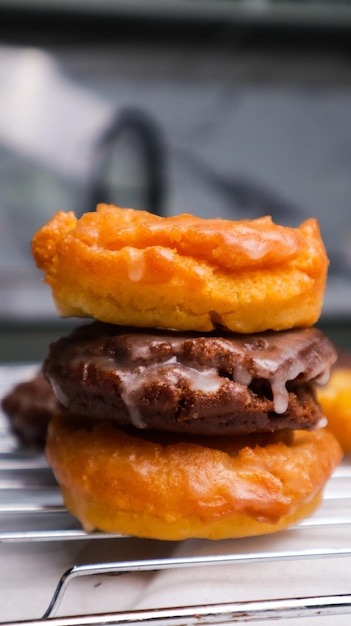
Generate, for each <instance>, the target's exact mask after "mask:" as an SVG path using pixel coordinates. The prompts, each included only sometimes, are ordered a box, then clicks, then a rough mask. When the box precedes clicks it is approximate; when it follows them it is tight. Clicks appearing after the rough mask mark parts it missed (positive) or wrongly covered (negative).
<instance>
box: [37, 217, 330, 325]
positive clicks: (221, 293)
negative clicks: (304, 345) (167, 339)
mask: <svg viewBox="0 0 351 626" xmlns="http://www.w3.org/2000/svg"><path fill="white" fill-rule="evenodd" d="M32 251H33V256H34V258H35V261H36V263H37V265H38V267H39V268H40V269H42V270H43V271H44V273H45V280H46V282H47V283H48V284H49V285H50V286H51V288H52V292H53V297H54V300H55V302H56V305H57V308H58V311H59V313H60V314H61V315H63V316H72V315H74V316H79V317H94V318H95V319H98V320H101V321H105V322H111V323H113V324H119V325H132V326H139V327H159V328H174V329H179V330H199V331H210V330H212V329H214V328H216V327H223V328H225V329H228V330H231V331H235V332H240V333H252V332H260V331H263V330H267V329H273V330H284V329H287V328H293V327H297V326H311V325H312V324H314V323H315V322H316V321H317V319H318V318H319V315H320V311H321V306H322V300H323V293H324V289H325V281H326V275H327V266H328V260H327V256H326V252H325V248H324V245H323V242H322V239H321V236H320V231H319V226H318V223H317V221H316V220H314V219H310V220H307V221H306V222H304V223H303V224H301V226H300V227H299V228H290V227H284V226H280V225H276V224H274V223H273V222H272V220H271V218H269V217H263V218H260V219H256V220H244V221H237V222H233V221H228V220H223V219H203V218H198V217H193V216H191V215H187V214H184V215H179V216H176V217H167V218H163V217H158V216H156V215H152V214H150V213H146V212H143V211H135V210H133V209H121V208H118V207H114V206H109V205H99V206H98V208H97V211H96V212H92V213H86V214H84V215H83V216H82V217H81V218H80V219H79V220H77V218H76V217H75V216H74V214H73V213H63V212H59V213H58V214H56V215H55V216H54V217H53V218H52V219H51V220H50V221H49V222H48V223H47V224H46V225H45V226H44V227H43V228H41V229H40V230H39V231H38V232H37V233H36V234H35V236H34V238H33V241H32Z"/></svg>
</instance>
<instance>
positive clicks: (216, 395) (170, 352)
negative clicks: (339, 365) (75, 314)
mask: <svg viewBox="0 0 351 626" xmlns="http://www.w3.org/2000/svg"><path fill="white" fill-rule="evenodd" d="M335 359H336V354H335V351H334V348H333V346H332V344H331V343H330V342H329V340H328V339H327V338H326V337H325V336H324V335H323V333H322V332H321V331H319V330H318V329H316V328H309V329H294V330H290V331H285V332H274V331H272V332H266V333H261V334H256V335H255V334H253V335H237V334H232V333H230V334H227V335H223V334H222V335H220V334H217V333H210V334H207V335H204V334H197V333H179V332H175V331H174V332H170V331H156V330H154V331H147V330H146V331H143V332H140V330H138V329H133V328H129V329H126V328H123V327H117V326H114V325H112V324H104V323H99V322H94V323H92V324H89V325H86V326H82V327H80V328H78V329H77V330H76V331H75V332H73V333H72V334H71V335H69V336H68V337H65V338H61V339H59V340H58V341H57V342H56V343H54V344H52V345H51V348H50V353H49V356H48V358H47V360H46V362H45V364H44V372H45V374H46V376H47V377H48V378H49V380H50V382H51V384H52V386H53V388H54V389H55V392H56V394H57V396H58V398H59V399H60V401H61V403H62V404H63V405H64V406H67V407H69V409H70V411H71V412H73V413H80V414H82V415H86V416H87V417H92V418H97V419H110V420H112V421H115V422H117V423H118V424H120V425H125V424H131V425H132V426H134V427H136V428H139V429H143V428H147V429H157V430H168V431H172V432H185V433H193V434H196V433H199V434H207V435H218V434H230V435H233V434H235V435H238V434H248V433H253V432H277V431H282V430H290V429H297V428H298V429H306V430H310V429H312V428H314V427H315V426H316V425H317V424H318V423H319V422H320V421H321V419H322V417H323V416H322V413H321V410H320V408H319V405H318V403H317V401H316V397H315V386H316V382H318V381H320V382H322V380H323V378H324V379H325V378H326V377H327V376H328V373H329V368H330V366H331V364H332V363H333V362H334V360H335Z"/></svg>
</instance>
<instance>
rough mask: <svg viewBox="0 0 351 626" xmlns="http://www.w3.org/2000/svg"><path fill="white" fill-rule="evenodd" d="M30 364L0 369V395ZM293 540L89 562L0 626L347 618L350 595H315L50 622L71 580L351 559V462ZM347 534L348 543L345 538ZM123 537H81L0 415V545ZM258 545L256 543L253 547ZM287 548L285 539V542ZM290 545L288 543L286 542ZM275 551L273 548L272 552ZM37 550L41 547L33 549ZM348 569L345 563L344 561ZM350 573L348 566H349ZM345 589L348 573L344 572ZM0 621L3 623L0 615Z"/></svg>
mask: <svg viewBox="0 0 351 626" xmlns="http://www.w3.org/2000/svg"><path fill="white" fill-rule="evenodd" d="M35 369H36V367H35V366H20V367H12V366H10V367H0V397H1V396H2V395H3V394H4V393H6V391H7V390H8V389H9V388H10V387H12V385H13V384H15V383H16V382H19V381H21V380H26V379H29V378H30V377H31V375H32V374H33V372H34V371H35ZM323 532H327V533H330V532H332V534H333V536H336V537H340V541H339V542H336V544H335V545H334V544H333V545H332V546H331V545H330V542H325V543H323V540H321V543H320V545H318V546H317V547H316V546H315V545H314V544H313V546H312V547H311V545H309V544H310V542H309V539H308V537H309V536H310V533H313V535H315V534H316V533H322V536H323ZM289 533H292V534H293V536H294V541H293V545H292V547H291V549H290V548H289V549H279V543H278V544H275V547H274V549H273V550H267V549H265V548H264V545H265V544H263V547H262V548H260V549H259V550H256V551H252V552H251V551H244V552H242V551H238V553H231V554H216V555H212V554H211V555H208V556H198V555H196V554H194V555H192V556H187V557H183V558H169V557H165V558H151V559H140V560H123V561H122V560H121V561H114V562H98V561H97V562H93V563H90V564H83V565H75V566H73V567H71V568H70V569H68V570H67V571H65V572H63V573H62V576H61V577H60V579H59V580H58V582H57V587H56V589H55V590H53V595H52V599H51V601H50V604H49V606H48V608H47V610H46V612H45V614H44V615H43V616H42V617H39V618H38V619H34V620H33V619H29V620H21V621H11V622H0V626H6V625H8V626H9V625H11V626H14V625H15V624H18V625H21V626H26V625H28V626H39V625H40V626H43V624H46V623H48V624H50V626H78V625H82V626H83V625H93V624H94V625H99V624H101V625H102V624H104V625H107V624H140V623H142V624H144V623H145V624H170V625H172V626H173V625H180V624H213V623H224V622H226V623H243V622H245V623H249V622H252V621H263V622H264V621H265V622H266V623H267V622H270V621H274V622H275V620H277V619H284V618H285V619H286V618H306V617H314V616H317V615H318V616H321V615H324V616H328V615H332V616H337V615H348V614H351V594H339V595H323V596H314V597H300V598H286V599H284V598H282V599H275V600H260V601H245V602H232V603H228V602H226V603H220V604H208V605H201V606H183V607H175V608H167V609H164V608H162V609H151V610H134V611H127V612H125V611H124V612H118V613H104V614H89V615H83V616H78V617H77V616H66V617H56V615H57V612H58V609H59V606H60V604H61V601H62V599H63V597H64V595H65V592H66V590H67V587H68V586H69V585H70V583H71V582H72V581H73V580H74V579H77V578H83V577H87V576H96V575H106V574H122V573H127V572H129V573H130V572H150V571H152V572H160V571H162V570H171V569H180V568H198V567H218V566H222V567H223V566H226V565H235V566H236V565H237V566H238V567H239V566H240V564H243V563H246V564H248V563H259V564H261V565H262V564H264V563H269V562H276V561H279V562H281V561H284V562H287V563H291V562H297V561H300V560H301V561H304V560H306V559H308V560H311V559H321V560H322V561H323V567H326V563H327V559H329V558H331V557H333V558H335V557H340V558H341V557H348V558H350V559H351V459H346V460H344V462H343V464H342V465H341V466H340V467H339V468H338V469H337V470H336V472H335V474H334V476H333V477H332V479H331V481H330V482H329V485H328V487H327V488H326V491H325V496H324V503H323V505H322V507H321V508H320V510H319V511H318V512H317V514H315V515H314V516H312V517H311V518H309V519H307V520H305V521H303V522H302V523H300V524H299V525H298V526H295V527H293V528H291V529H289V530H287V531H283V533H282V535H284V537H285V538H286V537H288V538H289ZM345 537H346V539H345ZM120 538H121V536H120V535H117V534H114V535H112V534H111V535H107V534H105V533H100V532H95V533H91V534H87V533H86V532H84V531H83V530H82V529H81V528H80V526H79V524H78V523H77V522H76V520H75V519H74V518H73V517H72V516H70V515H69V513H68V512H67V511H66V509H65V507H64V505H63V503H62V500H61V496H60V493H59V490H58V487H57V484H56V482H55V479H54V477H53V475H52V473H51V471H50V469H49V468H48V466H47V464H46V461H45V458H44V457H43V455H41V454H39V453H35V452H31V451H28V450H24V449H21V448H20V447H19V446H18V444H17V441H16V440H15V439H14V437H13V436H12V435H11V433H10V432H9V429H8V424H7V420H6V418H5V417H4V416H3V415H1V414H0V544H1V543H2V544H5V543H6V544H17V545H18V544H21V543H22V544H28V543H32V544H41V543H42V542H60V541H61V542H66V541H75V542H77V541H81V540H85V541H89V542H90V541H94V542H96V541H100V542H106V541H110V540H111V539H120ZM255 545H256V544H255ZM284 545H287V542H286V541H285V542H284ZM288 545H289V542H288ZM277 546H278V547H277ZM38 549H39V548H38ZM350 564H351V560H350ZM350 572H351V568H350ZM350 586H351V575H350ZM0 619H1V618H0Z"/></svg>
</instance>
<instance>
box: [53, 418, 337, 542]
mask: <svg viewBox="0 0 351 626" xmlns="http://www.w3.org/2000/svg"><path fill="white" fill-rule="evenodd" d="M341 457H342V451H341V448H340V446H339V444H338V442H337V440H336V439H335V438H334V437H333V435H332V434H331V433H329V432H328V431H326V430H325V429H321V430H317V431H314V432H303V431H295V432H294V433H291V434H290V435H287V436H286V437H278V436H275V437H274V436H272V435H266V436H264V437H262V436H257V437H256V436H250V437H246V438H244V437H243V438H239V437H231V438H230V437H226V438H219V437H217V438H213V437H211V438H210V439H205V438H202V439H201V440H199V439H198V438H196V439H195V438H193V439H191V438H187V439H184V438H183V439H182V438H180V437H179V436H174V435H170V434H166V435H165V434H162V435H161V434H160V433H155V432H151V433H150V432H149V433H146V432H144V431H140V433H139V432H138V433H136V432H135V431H133V432H129V433H128V432H126V431H124V430H121V429H120V428H118V427H116V426H115V425H114V424H112V423H110V422H102V423H90V424H89V423H87V422H86V420H83V418H79V417H75V416H70V415H59V416H57V417H55V418H54V420H53V421H52V423H51V425H50V427H49V433H48V440H47V458H48V461H49V463H50V465H51V466H52V468H53V470H54V473H55V476H56V478H57V481H58V483H59V484H60V486H61V489H62V493H63V497H64V500H65V504H66V506H67V508H68V510H69V511H71V513H73V514H74V515H75V516H76V517H77V518H78V519H79V520H80V522H81V524H82V525H83V527H84V528H85V529H86V530H89V531H90V530H94V529H100V530H103V531H106V532H120V533H122V534H127V535H135V536H139V537H149V538H155V539H168V540H178V539H186V538H189V537H199V538H200V537H201V538H208V539H224V538H234V537H244V536H245V537H246V536H250V535H258V534H266V533H272V532H276V531H278V530H281V529H283V528H285V527H287V526H289V525H291V524H292V523H295V522H297V521H298V520H300V519H301V518H302V517H305V516H307V515H310V514H311V513H312V512H313V511H314V509H315V508H316V507H317V506H318V504H319V503H320V498H321V491H322V489H323V486H324V484H325V482H326V481H327V480H328V478H329V477H330V475H331V473H332V471H333V469H334V468H335V466H336V465H337V464H338V463H339V462H340V460H341Z"/></svg>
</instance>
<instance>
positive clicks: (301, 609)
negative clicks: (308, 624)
mask: <svg viewBox="0 0 351 626" xmlns="http://www.w3.org/2000/svg"><path fill="white" fill-rule="evenodd" d="M349 613H351V595H347V594H345V595H332V596H322V597H311V598H292V599H291V598H287V599H279V600H261V601H250V602H234V603H224V604H208V605H201V606H195V605H194V606H187V607H170V608H167V609H148V610H139V611H128V612H120V613H102V614H99V615H80V616H74V617H56V618H55V617H50V618H45V617H44V618H42V619H40V620H22V621H16V622H2V623H0V626H43V624H46V623H50V626H113V625H114V624H116V625H117V624H118V625H121V624H141V623H142V624H153V625H154V626H158V625H161V624H163V625H167V626H185V625H189V626H197V625H204V624H221V623H228V622H230V623H231V624H238V623H240V624H242V623H243V622H245V623H250V622H253V621H256V622H257V621H267V620H279V619H289V618H304V617H308V618H309V617H316V616H321V615H324V616H325V615H332V616H333V617H335V616H336V615H345V614H349Z"/></svg>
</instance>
